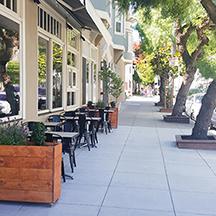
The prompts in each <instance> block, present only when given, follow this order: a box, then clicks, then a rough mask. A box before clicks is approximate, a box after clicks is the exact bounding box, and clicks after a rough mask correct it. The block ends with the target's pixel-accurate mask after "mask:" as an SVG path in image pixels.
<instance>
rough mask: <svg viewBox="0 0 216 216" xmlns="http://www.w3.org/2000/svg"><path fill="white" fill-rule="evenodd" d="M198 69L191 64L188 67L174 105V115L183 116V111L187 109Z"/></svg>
mask: <svg viewBox="0 0 216 216" xmlns="http://www.w3.org/2000/svg"><path fill="white" fill-rule="evenodd" d="M196 70H197V68H196V67H193V66H189V67H188V68H187V71H186V74H185V75H184V80H183V82H182V84H181V87H180V89H179V91H178V94H177V97H176V102H175V105H174V107H173V111H172V116H182V114H183V112H184V111H185V103H186V100H187V95H188V92H189V90H190V87H191V84H192V82H193V80H194V75H195V73H196Z"/></svg>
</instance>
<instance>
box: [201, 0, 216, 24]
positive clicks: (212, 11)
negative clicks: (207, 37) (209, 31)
mask: <svg viewBox="0 0 216 216" xmlns="http://www.w3.org/2000/svg"><path fill="white" fill-rule="evenodd" d="M200 3H201V4H202V6H203V7H204V8H205V10H206V12H207V13H208V15H209V17H210V19H211V20H212V21H213V22H214V24H216V5H215V4H214V2H213V1H212V0H201V1H200Z"/></svg>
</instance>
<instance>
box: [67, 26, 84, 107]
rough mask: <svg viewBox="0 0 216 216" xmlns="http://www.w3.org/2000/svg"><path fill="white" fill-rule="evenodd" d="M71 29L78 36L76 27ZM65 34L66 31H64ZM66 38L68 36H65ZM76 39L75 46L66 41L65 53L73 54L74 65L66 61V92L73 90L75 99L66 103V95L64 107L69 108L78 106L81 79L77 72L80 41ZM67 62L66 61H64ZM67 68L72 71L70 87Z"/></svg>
mask: <svg viewBox="0 0 216 216" xmlns="http://www.w3.org/2000/svg"><path fill="white" fill-rule="evenodd" d="M67 31H70V29H67ZM73 31H76V33H77V37H78V38H79V35H80V33H79V31H78V30H76V29H73ZM66 35H68V34H67V32H66ZM67 39H68V37H67ZM76 40H77V45H76V47H73V46H71V45H70V44H69V42H68V41H67V52H66V53H67V55H68V52H70V53H72V54H74V55H75V66H72V65H68V64H67V63H66V64H67V73H66V76H67V84H66V85H67V91H66V92H67V94H68V93H70V92H71V93H72V92H74V93H75V100H74V104H73V105H68V101H67V96H66V109H67V110H68V109H71V108H75V107H78V106H79V97H80V86H81V81H80V77H81V74H80V73H79V68H80V53H79V50H80V41H79V40H78V39H76ZM66 62H67V61H66ZM69 70H71V72H72V87H71V86H69ZM73 73H75V74H76V86H73Z"/></svg>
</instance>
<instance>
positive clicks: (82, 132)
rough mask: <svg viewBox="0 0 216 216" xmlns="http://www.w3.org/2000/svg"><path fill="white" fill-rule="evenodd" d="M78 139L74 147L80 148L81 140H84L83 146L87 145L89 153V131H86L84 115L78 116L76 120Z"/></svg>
mask: <svg viewBox="0 0 216 216" xmlns="http://www.w3.org/2000/svg"><path fill="white" fill-rule="evenodd" d="M78 133H79V135H78V138H77V142H76V145H77V146H78V147H80V146H81V140H82V138H84V144H86V145H87V147H88V150H89V151H90V140H89V137H90V136H89V131H88V130H87V122H86V116H85V114H80V115H79V119H78Z"/></svg>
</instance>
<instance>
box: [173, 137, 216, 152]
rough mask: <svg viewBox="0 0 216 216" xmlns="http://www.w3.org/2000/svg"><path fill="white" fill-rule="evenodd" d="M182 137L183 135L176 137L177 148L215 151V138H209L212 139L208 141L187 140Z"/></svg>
mask: <svg viewBox="0 0 216 216" xmlns="http://www.w3.org/2000/svg"><path fill="white" fill-rule="evenodd" d="M184 137H185V136H183V135H176V145H177V146H178V147H179V148H186V149H206V150H216V136H211V137H212V138H213V139H209V140H196V139H187V138H186V137H185V138H184Z"/></svg>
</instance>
